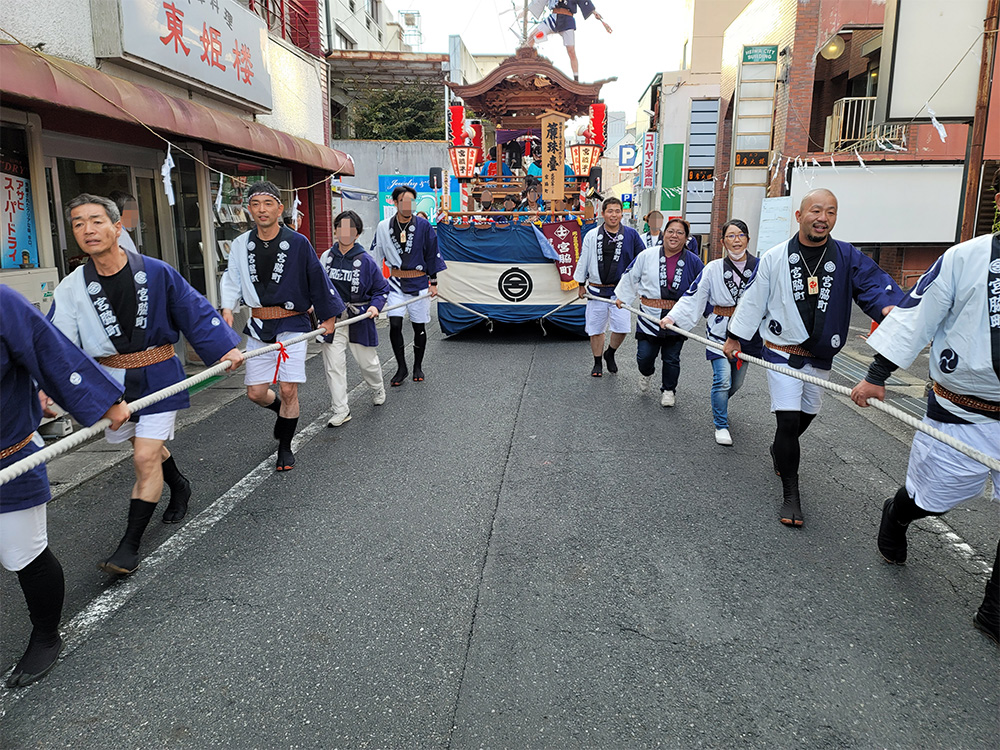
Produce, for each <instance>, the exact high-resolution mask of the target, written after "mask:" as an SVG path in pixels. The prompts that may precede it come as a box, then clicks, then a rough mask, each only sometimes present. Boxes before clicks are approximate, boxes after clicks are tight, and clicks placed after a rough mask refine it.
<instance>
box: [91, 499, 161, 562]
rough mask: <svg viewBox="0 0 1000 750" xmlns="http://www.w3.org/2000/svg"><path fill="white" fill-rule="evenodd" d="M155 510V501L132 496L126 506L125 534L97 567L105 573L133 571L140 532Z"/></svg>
mask: <svg viewBox="0 0 1000 750" xmlns="http://www.w3.org/2000/svg"><path fill="white" fill-rule="evenodd" d="M154 510H156V503H147V502H146V501H145V500H140V499H138V498H135V497H133V498H132V499H131V500H130V501H129V506H128V526H127V527H126V529H125V536H123V537H122V540H121V542H119V543H118V549H116V550H115V554H113V555H112V556H111V557H109V558H108V559H107V560H105V561H104V562H102V563H98V565H97V567H99V568H100V569H101V570H103V571H104V572H105V573H117V574H119V575H128V574H129V573H134V572H135V569H136V568H138V567H139V542H141V541H142V534H143V532H144V531H146V526H147V525H148V524H149V519H150V518H152V517H153V511H154Z"/></svg>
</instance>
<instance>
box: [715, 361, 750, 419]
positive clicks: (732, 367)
mask: <svg viewBox="0 0 1000 750" xmlns="http://www.w3.org/2000/svg"><path fill="white" fill-rule="evenodd" d="M746 376H747V363H746V362H744V363H743V365H742V367H740V369H738V370H737V369H736V363H735V362H730V361H729V360H728V359H726V358H725V357H721V358H720V359H713V360H712V421H713V422H715V429H717V430H722V429H728V427H729V399H730V398H732V396H733V394H735V393H736V391H738V390H739V389H740V386H741V385H743V378H745V377H746Z"/></svg>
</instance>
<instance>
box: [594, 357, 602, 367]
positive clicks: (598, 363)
mask: <svg viewBox="0 0 1000 750" xmlns="http://www.w3.org/2000/svg"><path fill="white" fill-rule="evenodd" d="M601 366H602V365H601V357H600V355H598V356H596V357H594V369H595V370H600V369H601Z"/></svg>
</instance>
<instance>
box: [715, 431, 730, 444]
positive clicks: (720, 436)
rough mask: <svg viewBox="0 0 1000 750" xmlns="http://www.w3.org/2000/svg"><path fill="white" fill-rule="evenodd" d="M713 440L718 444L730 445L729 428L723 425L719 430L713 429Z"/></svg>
mask: <svg viewBox="0 0 1000 750" xmlns="http://www.w3.org/2000/svg"><path fill="white" fill-rule="evenodd" d="M715 442H717V443H718V444H719V445H732V444H733V436H732V435H730V434H729V430H727V429H726V428H725V427H723V428H722V429H721V430H716V431H715Z"/></svg>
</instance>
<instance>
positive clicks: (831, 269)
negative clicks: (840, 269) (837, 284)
mask: <svg viewBox="0 0 1000 750" xmlns="http://www.w3.org/2000/svg"><path fill="white" fill-rule="evenodd" d="M823 270H824V271H826V272H827V273H833V272H834V271H836V270H837V264H836V263H834V262H833V261H832V260H828V261H827V262H826V264H825V265H824V266H823Z"/></svg>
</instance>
